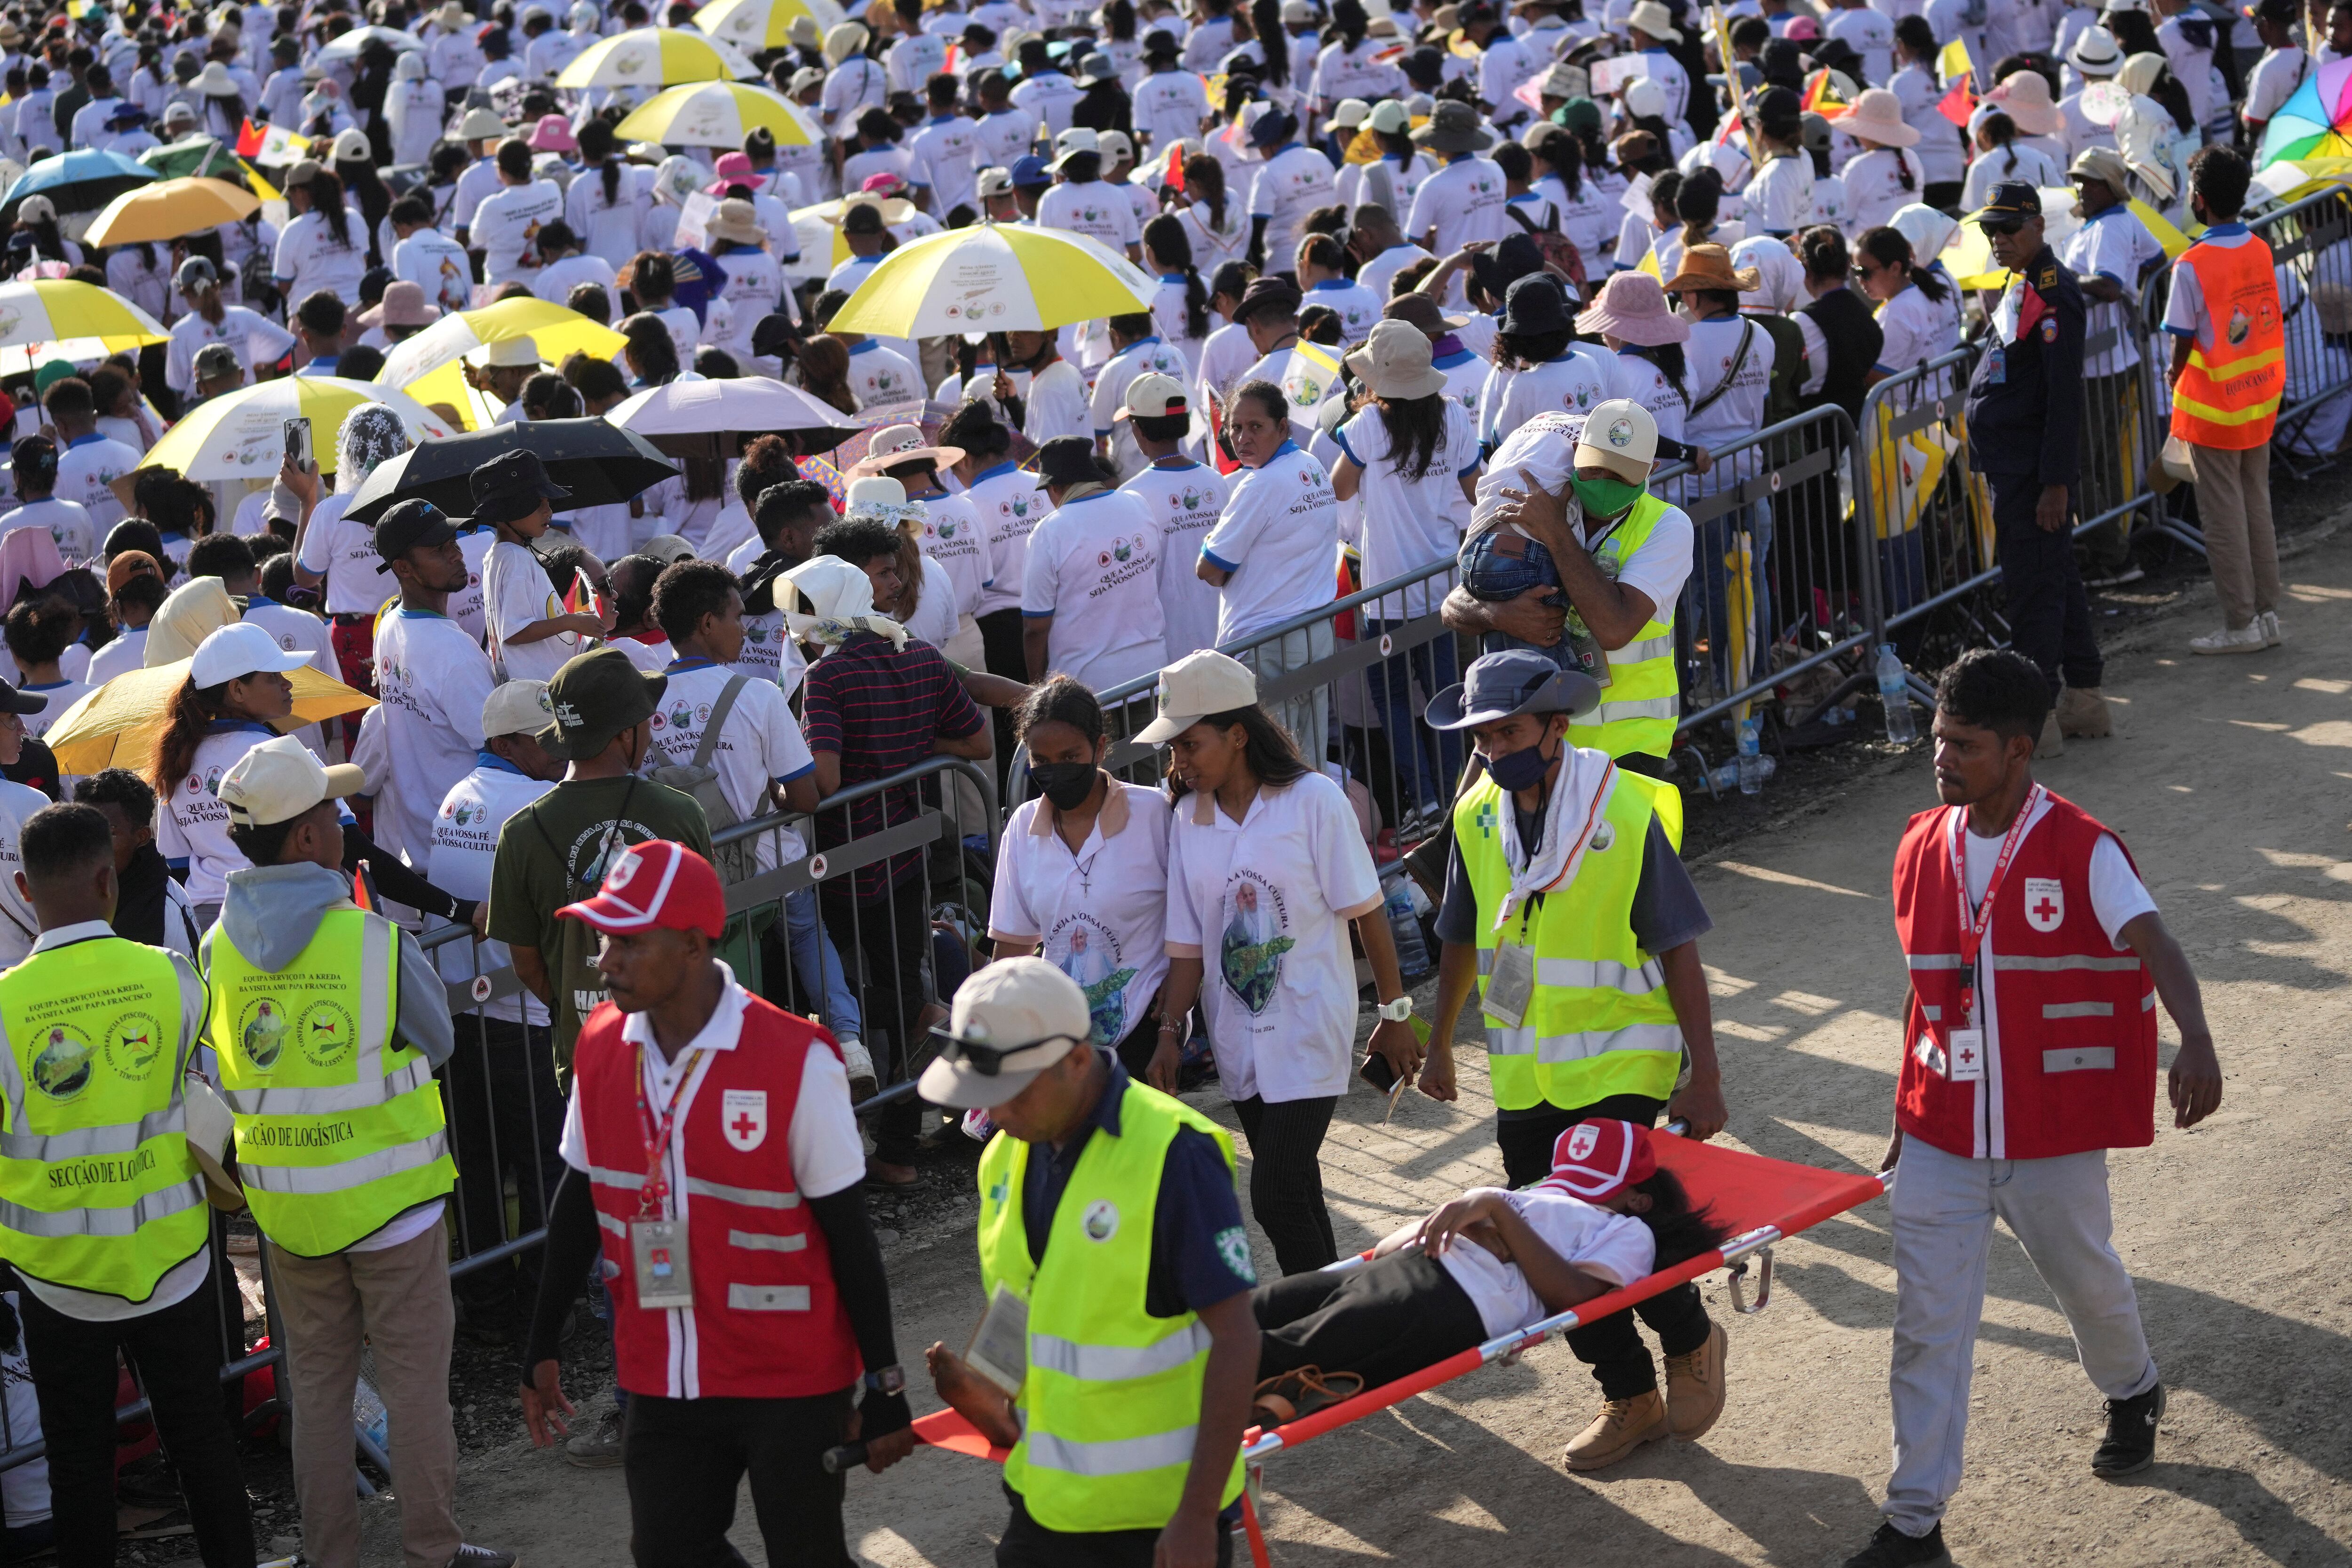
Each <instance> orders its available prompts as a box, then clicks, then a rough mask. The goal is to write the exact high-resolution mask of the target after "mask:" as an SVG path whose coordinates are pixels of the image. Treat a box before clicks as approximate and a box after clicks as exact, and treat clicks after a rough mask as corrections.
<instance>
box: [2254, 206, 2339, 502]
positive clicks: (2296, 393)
mask: <svg viewBox="0 0 2352 1568" xmlns="http://www.w3.org/2000/svg"><path fill="white" fill-rule="evenodd" d="M2246 226H2247V227H2249V228H2251V229H2252V230H2253V232H2254V233H2255V234H2256V235H2258V236H2259V237H2261V238H2262V239H2263V241H2264V242H2266V243H2267V244H2268V245H2269V246H2270V247H2271V259H2272V261H2273V264H2274V265H2275V266H2276V267H2277V268H2278V277H2279V310H2280V313H2281V314H2282V315H2283V316H2284V318H2285V329H2286V389H2285V393H2284V397H2283V398H2282V399H2281V401H2280V404H2279V418H2278V428H2277V430H2276V432H2275V433H2274V434H2273V436H2272V437H2271V449H2272V452H2273V455H2274V456H2275V457H2276V458H2278V459H2279V460H2280V461H2281V462H2283V463H2284V464H2285V466H2286V468H2287V469H2288V471H2289V472H2291V473H2293V474H2294V476H2295V477H2296V478H2298V479H2300V478H2304V477H2305V476H2307V475H2309V474H2311V473H2313V472H2315V471H2316V470H2317V469H2319V468H2325V467H2326V466H2327V465H2328V464H2330V463H2332V462H2333V461H2334V460H2335V458H2336V448H2337V447H2339V446H2340V445H2342V443H2343V440H2344V432H2345V426H2346V422H2347V416H2352V246H2347V244H2346V243H2345V241H2346V240H2347V239H2352V192H2347V191H2346V190H2344V189H2343V188H2341V187H2336V188H2333V189H2329V190H2325V191H2319V192H2316V193H2315V194H2313V195H2308V196H2305V198H2303V200H2301V201H2298V202H2294V203H2290V204H2289V205H2285V206H2282V207H2278V208H2275V209H2273V210H2272V211H2270V212H2266V213H2263V214H2261V215H2260V216H2255V217H2253V218H2251V219H2249V220H2248V221H2247V225H2246ZM2331 321H2332V322H2333V323H2334V325H2333V327H2332V328H2331V326H2330V322H2331Z"/></svg>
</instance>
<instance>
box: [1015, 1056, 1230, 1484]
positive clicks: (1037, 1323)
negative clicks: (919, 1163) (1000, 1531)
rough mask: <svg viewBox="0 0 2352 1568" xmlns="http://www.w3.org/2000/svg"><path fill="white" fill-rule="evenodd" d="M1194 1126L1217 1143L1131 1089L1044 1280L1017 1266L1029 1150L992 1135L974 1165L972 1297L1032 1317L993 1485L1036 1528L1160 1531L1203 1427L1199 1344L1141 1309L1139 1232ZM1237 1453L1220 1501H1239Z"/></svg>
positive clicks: (1143, 1234)
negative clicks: (1171, 1153) (1009, 1304)
mask: <svg viewBox="0 0 2352 1568" xmlns="http://www.w3.org/2000/svg"><path fill="white" fill-rule="evenodd" d="M1186 1127H1190V1128H1192V1129H1193V1130H1195V1131H1201V1132H1206V1133H1208V1134H1209V1135H1210V1136H1211V1137H1213V1138H1214V1139H1215V1140H1216V1141H1217V1147H1218V1148H1219V1149H1220V1150H1221V1151H1223V1153H1224V1156H1225V1165H1226V1167H1227V1169H1228V1170H1230V1169H1232V1167H1233V1164H1234V1143H1233V1140H1232V1138H1230V1137H1229V1136H1227V1135H1226V1133H1225V1131H1223V1129H1222V1128H1220V1127H1218V1126H1217V1125H1216V1124H1215V1123H1214V1122H1213V1121H1209V1120H1208V1118H1206V1117H1204V1116H1202V1114H1201V1113H1200V1112H1199V1111H1197V1110H1193V1109H1192V1107H1191V1106H1188V1105H1185V1104H1184V1103H1182V1102H1181V1101H1180V1100H1171V1099H1170V1098H1169V1097H1168V1096H1167V1095H1164V1094H1161V1093H1160V1091H1159V1090H1157V1089H1147V1088H1146V1087H1144V1086H1143V1085H1142V1084H1139V1083H1132V1082H1130V1083H1129V1085H1128V1088H1127V1093H1126V1096H1125V1097H1124V1098H1123V1099H1122V1100H1120V1101H1119V1105H1118V1133H1117V1135H1115V1136H1114V1135H1113V1134H1112V1133H1110V1132H1109V1131H1107V1130H1098V1131H1096V1132H1095V1133H1094V1134H1093V1136H1092V1137H1090V1138H1089V1139H1088V1140H1087V1146H1086V1148H1085V1150H1084V1151H1083V1152H1080V1154H1079V1155H1078V1164H1077V1169H1076V1170H1075V1171H1073V1172H1072V1173H1071V1174H1070V1184H1069V1188H1068V1190H1067V1191H1066V1192H1065V1193H1064V1194H1062V1201H1061V1204H1060V1205H1059V1206H1058V1207H1057V1208H1056V1209H1055V1211H1054V1226H1053V1229H1052V1231H1051V1232H1050V1233H1049V1235H1048V1236H1047V1237H1046V1245H1045V1264H1044V1266H1043V1267H1042V1268H1041V1267H1039V1266H1038V1265H1035V1264H1033V1263H1032V1262H1031V1261H1030V1260H1029V1237H1028V1232H1027V1230H1026V1229H1025V1227H1024V1225H1023V1223H1022V1215H1021V1183H1022V1178H1023V1176H1024V1173H1025V1172H1026V1171H1027V1169H1028V1164H1029V1145H1028V1144H1026V1143H1024V1142H1021V1141H1020V1140H1018V1139H1016V1138H1013V1137H1012V1136H1010V1135H1009V1134H1006V1133H1003V1132H999V1133H998V1134H997V1135H996V1136H995V1138H994V1139H992V1141H991V1142H990V1143H989V1145H988V1148H987V1151H986V1152H983V1153H982V1155H981V1160H980V1188H981V1220H980V1278H981V1287H982V1289H984V1290H986V1291H987V1292H988V1294H989V1296H990V1298H991V1299H993V1298H994V1296H995V1294H996V1287H997V1286H999V1285H1003V1287H1004V1288H1005V1289H1007V1290H1009V1291H1011V1292H1012V1293H1013V1295H1015V1296H1018V1297H1021V1298H1023V1299H1024V1300H1026V1301H1027V1302H1028V1304H1029V1372H1028V1377H1027V1380H1026V1381H1025V1382H1024V1384H1022V1387H1021V1394H1020V1401H1019V1403H1020V1407H1021V1441H1020V1442H1019V1443H1018V1444H1016V1445H1015V1446H1014V1447H1013V1452H1012V1454H1011V1456H1010V1457H1008V1458H1006V1459H1005V1461H1004V1484H1005V1485H1006V1486H1008V1487H1011V1488H1012V1489H1013V1490H1014V1491H1016V1492H1019V1493H1020V1494H1021V1497H1022V1500H1023V1502H1024V1505H1025V1506H1026V1507H1027V1509H1028V1510H1029V1514H1030V1517H1031V1518H1033V1519H1034V1520H1035V1521H1037V1522H1038V1523H1040V1524H1042V1525H1044V1526H1045V1528H1046V1529H1048V1530H1065V1531H1102V1530H1157V1529H1159V1528H1160V1526H1162V1525H1164V1524H1166V1523H1167V1522H1168V1521H1170V1520H1171V1519H1172V1518H1174V1517H1175V1513H1176V1505H1177V1503H1178V1502H1179V1501H1181V1499H1182V1497H1183V1492H1184V1479H1185V1477H1186V1476H1187V1475H1188V1474H1189V1473H1190V1471H1191V1469H1192V1436H1193V1433H1194V1431H1195V1429H1196V1428H1197V1427H1198V1426H1199V1425H1200V1420H1201V1386H1202V1378H1203V1376H1204V1375H1205V1373H1206V1372H1207V1370H1208V1364H1209V1331H1208V1330H1207V1329H1206V1328H1205V1327H1203V1326H1202V1322H1201V1321H1200V1319H1199V1318H1198V1317H1196V1316H1195V1315H1193V1314H1192V1313H1190V1312H1187V1313H1185V1314H1184V1315H1183V1316H1181V1317H1176V1318H1155V1317H1153V1316H1152V1315H1151V1314H1150V1312H1147V1311H1145V1310H1144V1308H1143V1298H1144V1289H1145V1286H1146V1284H1147V1283H1148V1281H1149V1280H1150V1274H1151V1229H1152V1225H1151V1220H1152V1215H1153V1212H1154V1209H1155V1207H1156V1205H1157V1204H1158V1202H1159V1197H1160V1172H1161V1169H1162V1168H1163V1166H1164V1165H1165V1164H1166V1163H1167V1158H1168V1145H1169V1144H1170V1143H1171V1142H1173V1141H1174V1139H1175V1137H1176V1133H1177V1131H1178V1130H1179V1129H1181V1128H1186ZM1241 1489H1242V1460H1241V1454H1240V1452H1239V1450H1236V1451H1235V1452H1234V1468H1233V1474H1232V1475H1230V1476H1228V1477H1227V1478H1226V1479H1225V1488H1224V1494H1223V1499H1222V1500H1221V1504H1220V1506H1222V1504H1223V1503H1229V1502H1231V1501H1233V1500H1234V1498H1236V1497H1238V1496H1239V1495H1240V1494H1241Z"/></svg>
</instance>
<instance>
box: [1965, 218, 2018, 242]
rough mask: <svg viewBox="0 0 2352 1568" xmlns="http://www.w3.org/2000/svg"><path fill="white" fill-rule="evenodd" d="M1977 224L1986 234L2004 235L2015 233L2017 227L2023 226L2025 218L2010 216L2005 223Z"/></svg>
mask: <svg viewBox="0 0 2352 1568" xmlns="http://www.w3.org/2000/svg"><path fill="white" fill-rule="evenodd" d="M1977 226H1978V227H1979V228H1980V229H1982V230H1984V231H1985V232H1986V233H1987V234H1998V235H2001V236H2004V237H2006V236H2009V235H2012V234H2015V233H2016V232H2017V231H2018V230H2019V229H2021V228H2023V227H2024V226H2025V220H2024V219H2023V218H2012V219H2011V220H2009V221H2008V222H2006V223H1979V224H1978V225H1977Z"/></svg>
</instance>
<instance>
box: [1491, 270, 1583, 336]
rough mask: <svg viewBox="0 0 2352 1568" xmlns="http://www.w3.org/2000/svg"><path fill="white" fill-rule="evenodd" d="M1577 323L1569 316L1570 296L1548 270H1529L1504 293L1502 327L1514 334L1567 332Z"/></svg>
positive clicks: (1534, 334) (1529, 334) (1531, 334)
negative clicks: (1562, 289)
mask: <svg viewBox="0 0 2352 1568" xmlns="http://www.w3.org/2000/svg"><path fill="white" fill-rule="evenodd" d="M1574 324H1575V323H1574V322H1572V321H1570V319H1569V314H1568V296H1567V295H1566V294H1565V293H1564V292H1562V291H1561V289H1560V286H1559V279H1556V278H1554V277H1553V276H1552V275H1551V274H1550V273H1549V272H1530V273H1528V275H1527V276H1526V277H1524V278H1521V279H1519V280H1518V281H1517V282H1516V283H1514V284H1512V285H1511V287H1510V291H1509V292H1508V293H1507V294H1505V295H1504V296H1503V331H1507V332H1508V333H1510V334H1511V335H1512V336H1513V337H1533V336H1538V335H1540V334H1542V333H1544V332H1565V331H1570V330H1572V328H1573V327H1574Z"/></svg>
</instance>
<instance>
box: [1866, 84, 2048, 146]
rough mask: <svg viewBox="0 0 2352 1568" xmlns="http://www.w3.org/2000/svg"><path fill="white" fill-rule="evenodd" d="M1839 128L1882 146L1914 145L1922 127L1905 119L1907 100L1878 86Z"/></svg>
mask: <svg viewBox="0 0 2352 1568" xmlns="http://www.w3.org/2000/svg"><path fill="white" fill-rule="evenodd" d="M2035 80H2036V81H2039V80H2041V78H2039V77H2036V78H2035ZM1837 128H1838V129H1839V130H1841V131H1843V132H1845V133H1846V134H1847V135H1849V136H1851V137H1853V139H1854V140H1855V141H1857V142H1875V143H1877V144H1878V145H1879V146H1881V147H1910V146H1915V145H1916V144H1917V142H1918V141H1919V128H1918V127H1917V126H1916V125H1911V124H1906V122H1905V121H1904V119H1903V100H1901V99H1899V98H1897V97H1895V94H1894V93H1892V92H1890V91H1888V90H1887V89H1885V88H1883V87H1874V88H1872V89H1869V90H1867V91H1866V92H1864V94H1863V95H1862V96H1861V97H1860V98H1858V99H1856V100H1854V105H1853V111H1852V112H1851V113H1848V114H1846V115H1845V116H1843V118H1841V119H1840V120H1839V121H1838V122H1837Z"/></svg>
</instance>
